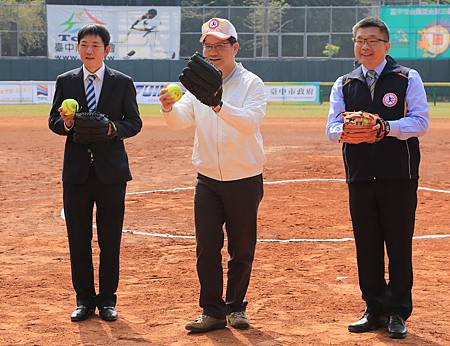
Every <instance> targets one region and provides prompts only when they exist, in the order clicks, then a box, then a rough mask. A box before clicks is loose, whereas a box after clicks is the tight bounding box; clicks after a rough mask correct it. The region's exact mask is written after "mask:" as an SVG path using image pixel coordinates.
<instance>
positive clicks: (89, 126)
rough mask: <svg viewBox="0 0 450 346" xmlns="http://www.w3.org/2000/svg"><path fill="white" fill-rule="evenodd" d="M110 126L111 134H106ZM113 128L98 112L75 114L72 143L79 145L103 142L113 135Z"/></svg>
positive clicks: (104, 116)
mask: <svg viewBox="0 0 450 346" xmlns="http://www.w3.org/2000/svg"><path fill="white" fill-rule="evenodd" d="M110 124H111V130H112V131H111V132H112V133H110V135H109V136H108V132H109V129H110ZM114 129H115V126H114V125H113V123H112V122H111V121H110V120H109V119H108V118H107V117H106V115H104V114H101V113H98V112H82V113H76V114H75V125H74V128H73V131H74V133H73V141H74V142H77V143H81V144H91V143H95V142H104V141H107V140H109V139H111V138H112V137H114V135H115V131H114Z"/></svg>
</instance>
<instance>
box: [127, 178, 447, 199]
mask: <svg viewBox="0 0 450 346" xmlns="http://www.w3.org/2000/svg"><path fill="white" fill-rule="evenodd" d="M311 182H338V183H344V182H345V179H339V178H311V179H288V180H276V181H265V182H264V185H282V184H292V183H311ZM418 189H419V190H424V191H431V192H439V193H448V194H450V190H442V189H433V188H431V187H422V186H419V188H418ZM188 190H194V187H193V186H187V187H175V188H172V189H155V190H145V191H136V192H127V195H129V196H132V195H143V194H147V193H164V192H177V191H188Z"/></svg>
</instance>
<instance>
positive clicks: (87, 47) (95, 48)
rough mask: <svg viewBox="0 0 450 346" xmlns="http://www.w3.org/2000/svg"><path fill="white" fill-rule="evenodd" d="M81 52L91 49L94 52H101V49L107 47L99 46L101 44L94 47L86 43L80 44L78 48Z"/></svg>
mask: <svg viewBox="0 0 450 346" xmlns="http://www.w3.org/2000/svg"><path fill="white" fill-rule="evenodd" d="M78 47H79V49H80V50H88V49H89V48H90V49H92V50H99V49H103V48H104V47H105V46H104V45H99V44H94V45H92V46H89V45H87V44H84V43H80V45H79V46H78Z"/></svg>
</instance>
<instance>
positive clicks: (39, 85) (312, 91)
mask: <svg viewBox="0 0 450 346" xmlns="http://www.w3.org/2000/svg"><path fill="white" fill-rule="evenodd" d="M167 84H168V82H135V83H134V86H135V87H136V99H137V102H138V104H159V92H160V91H161V89H162V88H163V87H164V85H167ZM178 85H179V86H180V87H181V89H182V90H183V93H184V92H185V91H186V89H185V88H184V87H183V85H181V83H178ZM265 88H266V94H267V100H268V101H269V102H283V103H289V102H295V103H319V101H320V99H319V95H320V83H318V82H305V83H301V82H299V83H296V82H291V83H289V82H280V83H278V82H268V83H265ZM54 93H55V82H48V81H43V82H39V81H37V82H36V81H22V82H0V104H7V103H10V104H15V103H17V104H18V103H28V104H32V103H36V104H37V103H46V104H51V103H52V101H53V95H54Z"/></svg>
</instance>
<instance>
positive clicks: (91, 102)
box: [86, 74, 97, 112]
mask: <svg viewBox="0 0 450 346" xmlns="http://www.w3.org/2000/svg"><path fill="white" fill-rule="evenodd" d="M95 78H96V76H95V74H90V75H89V76H88V85H87V87H86V100H87V105H88V109H89V112H93V111H95V109H96V108H97V102H96V101H95V90H94V80H95Z"/></svg>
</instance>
